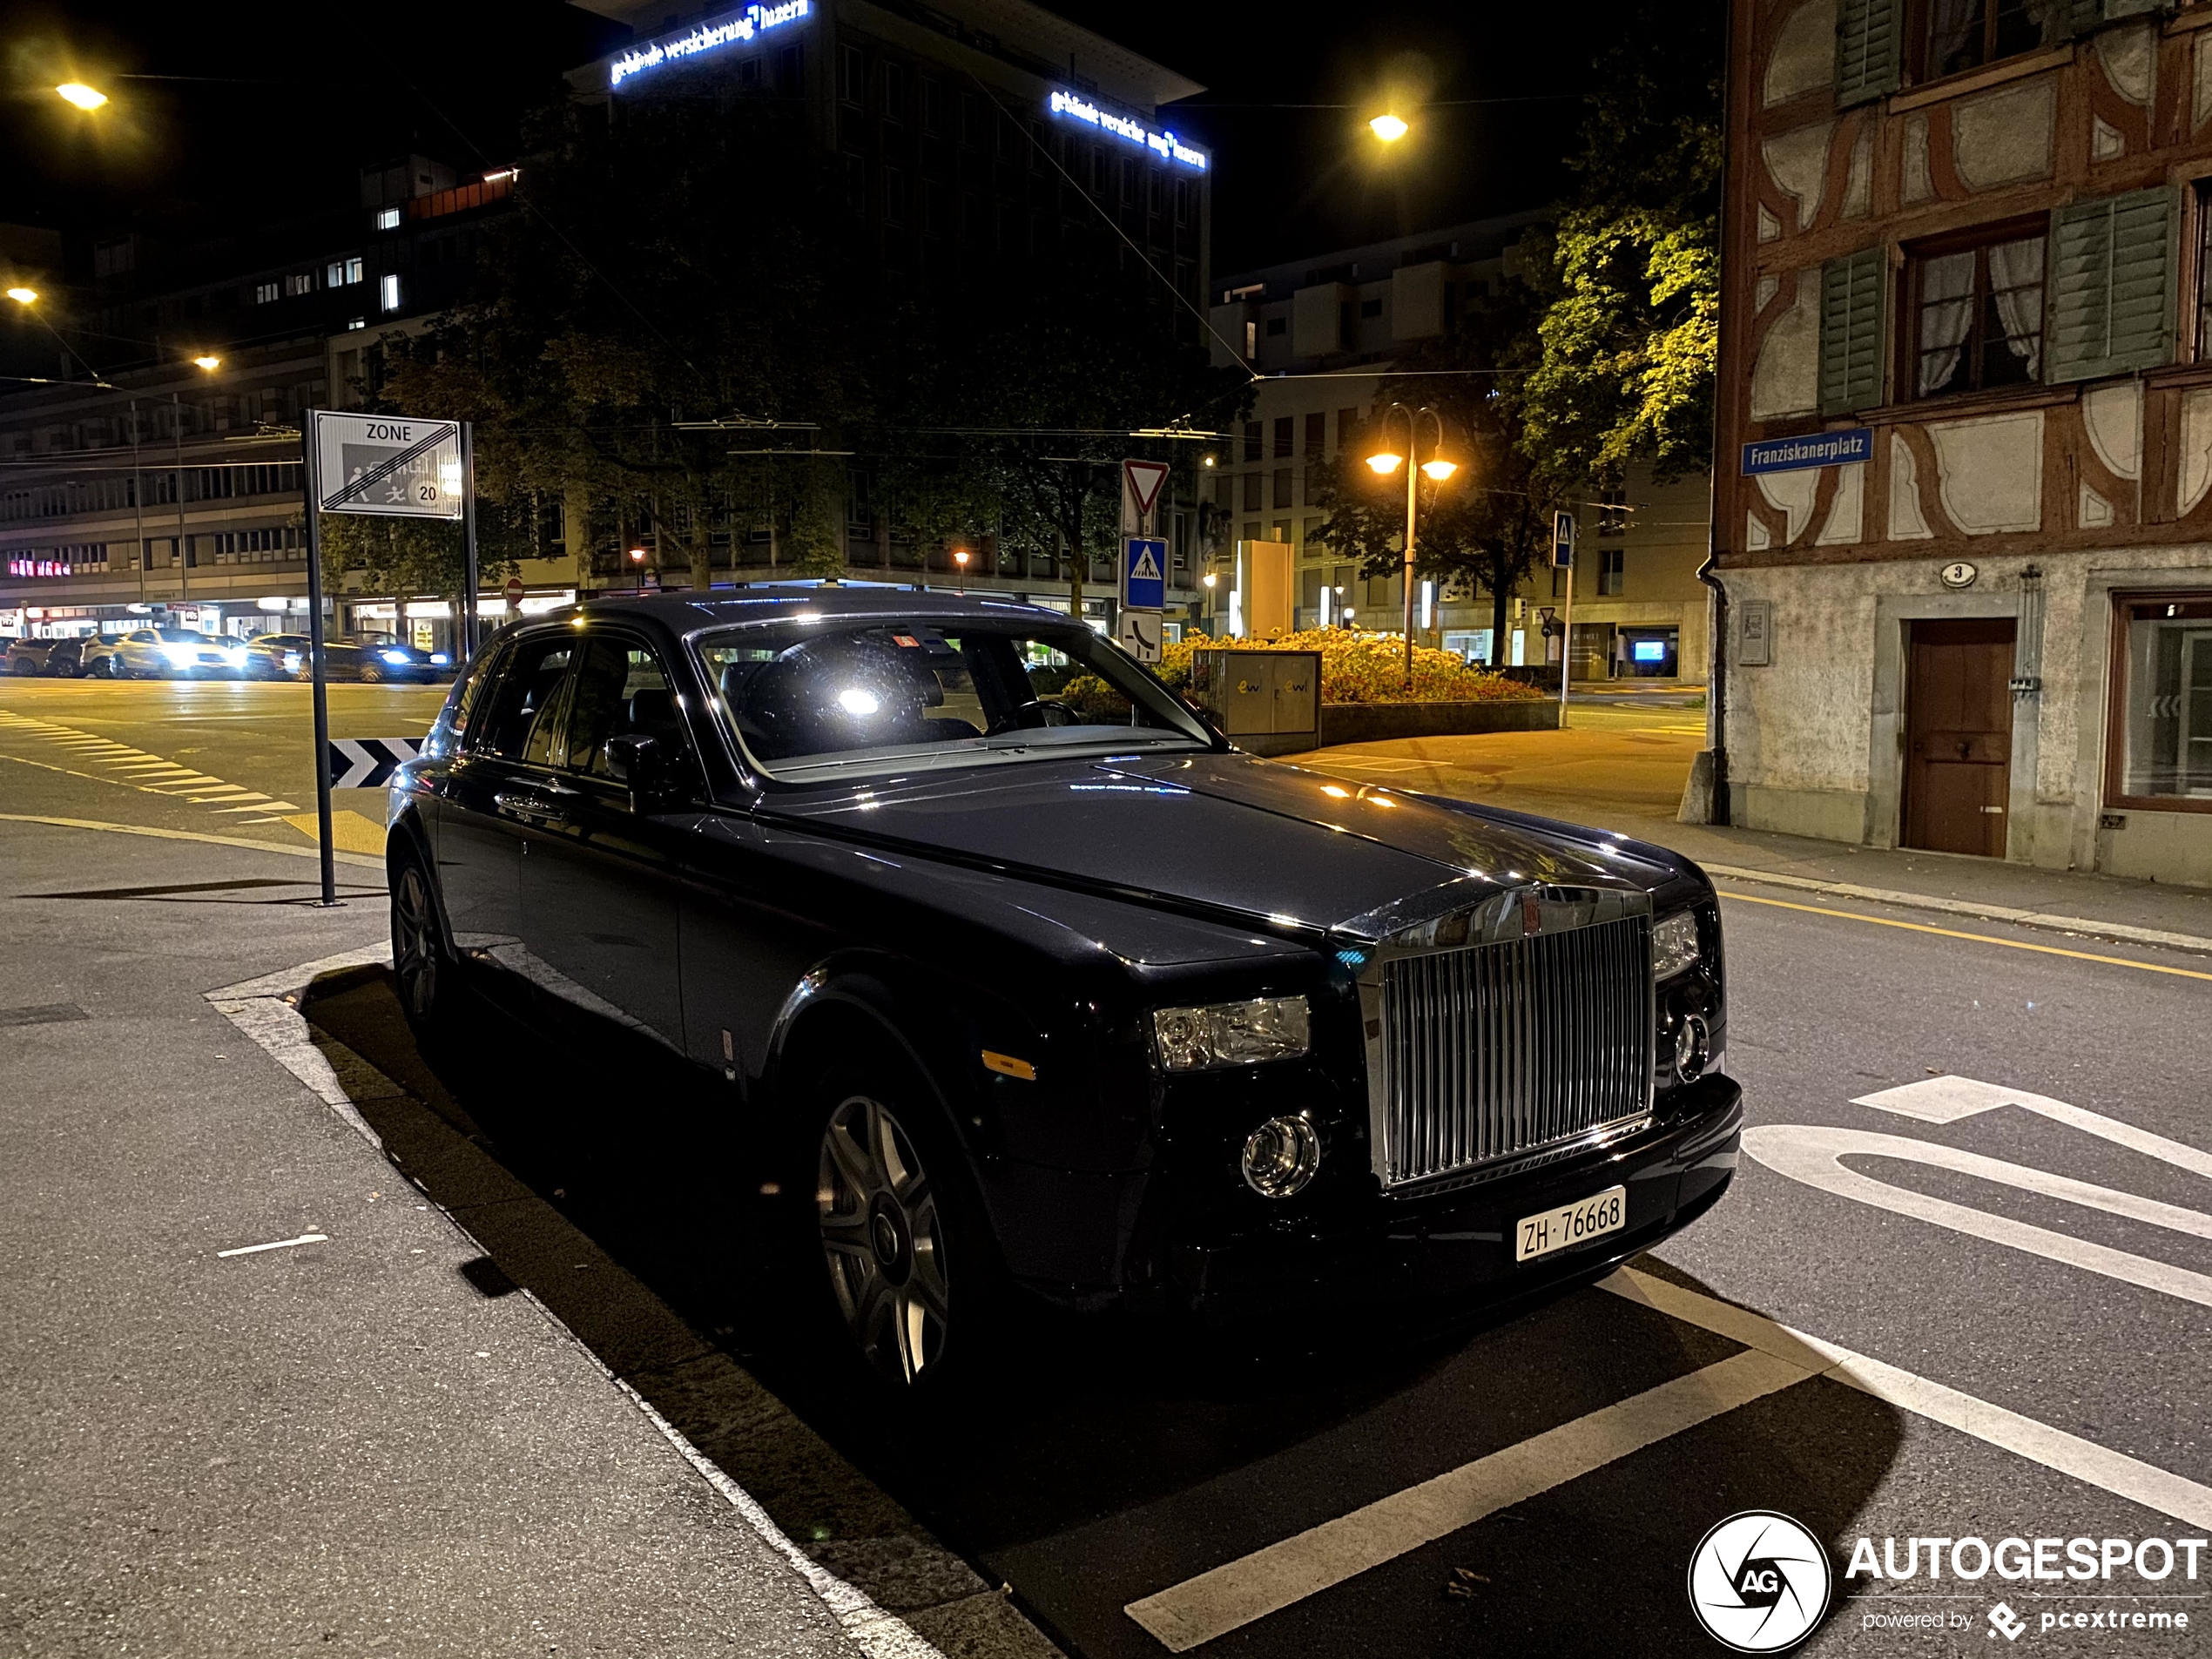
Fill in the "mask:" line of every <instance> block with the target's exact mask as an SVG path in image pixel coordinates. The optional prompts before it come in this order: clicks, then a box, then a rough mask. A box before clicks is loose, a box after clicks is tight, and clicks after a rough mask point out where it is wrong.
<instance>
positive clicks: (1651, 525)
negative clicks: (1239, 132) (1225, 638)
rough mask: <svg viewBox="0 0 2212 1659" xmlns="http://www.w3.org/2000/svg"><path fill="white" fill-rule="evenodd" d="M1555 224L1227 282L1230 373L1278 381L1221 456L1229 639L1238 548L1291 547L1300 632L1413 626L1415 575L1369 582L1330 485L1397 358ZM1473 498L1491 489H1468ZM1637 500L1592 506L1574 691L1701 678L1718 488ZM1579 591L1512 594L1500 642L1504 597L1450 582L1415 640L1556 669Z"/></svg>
mask: <svg viewBox="0 0 2212 1659" xmlns="http://www.w3.org/2000/svg"><path fill="white" fill-rule="evenodd" d="M1539 217H1540V216H1539V215H1537V214H1534V213H1524V214H1519V215H1514V216H1511V217H1507V218H1502V219H1486V220H1480V221H1475V222H1473V223H1469V224H1464V225H1458V226H1450V227H1447V228H1445V229H1442V230H1437V231H1429V232H1423V233H1417V234H1414V235H1412V236H1404V237H1399V238H1396V239H1392V240H1389V241H1385V242H1377V243H1372V244H1370V245H1367V246H1361V247H1357V248H1346V249H1339V250H1337V251H1335V252H1333V253H1327V254H1323V255H1319V256H1317V257H1312V258H1307V259H1303V260H1285V261H1284V262H1282V263H1280V264H1277V265H1271V266H1264V267H1261V268H1258V269H1255V270H1250V271H1242V272H1238V273H1231V274H1228V275H1223V276H1217V278H1216V279H1215V280H1214V282H1213V285H1212V287H1211V290H1210V292H1209V297H1210V299H1211V300H1212V302H1213V303H1212V305H1211V308H1210V311H1209V318H1210V320H1211V325H1212V334H1213V338H1212V349H1213V354H1214V361H1215V362H1216V363H1217V364H1242V365H1243V366H1244V367H1247V368H1251V369H1252V370H1253V371H1254V372H1255V373H1256V374H1258V375H1260V376H1261V377H1262V378H1261V379H1260V380H1259V381H1258V383H1257V384H1256V386H1255V388H1254V389H1255V393H1256V398H1255V401H1254V405H1253V408H1252V411H1251V415H1250V416H1249V417H1248V418H1247V419H1246V420H1245V421H1244V422H1243V425H1242V428H1241V429H1240V430H1239V431H1238V432H1237V433H1235V434H1233V435H1231V439H1230V441H1229V442H1227V443H1225V444H1224V445H1222V446H1221V447H1220V448H1218V449H1217V452H1216V454H1215V456H1214V462H1213V469H1212V472H1213V477H1212V484H1211V489H1212V505H1213V508H1214V509H1215V510H1214V517H1215V519H1216V521H1217V523H1221V524H1222V525H1224V526H1225V527H1227V528H1226V533H1225V534H1224V536H1223V541H1224V554H1223V556H1222V559H1221V564H1222V573H1220V574H1217V582H1216V585H1215V587H1214V588H1213V590H1211V610H1210V611H1209V613H1208V618H1209V623H1208V625H1209V627H1210V629H1211V631H1215V632H1220V631H1224V630H1226V629H1227V628H1228V627H1229V625H1230V619H1229V612H1228V599H1227V593H1228V588H1227V586H1226V584H1225V580H1224V578H1225V575H1226V573H1227V572H1228V571H1230V570H1232V569H1234V568H1235V565H1234V560H1235V550H1234V546H1233V544H1234V543H1274V544H1278V545H1288V546H1289V548H1290V549H1291V559H1292V564H1293V570H1294V571H1295V576H1294V586H1295V595H1294V609H1293V611H1292V617H1293V625H1294V626H1296V627H1298V628H1312V627H1326V626H1331V625H1335V624H1347V623H1348V624H1351V625H1352V626H1356V627H1371V628H1378V629H1385V630H1393V631H1394V630H1397V629H1399V628H1400V627H1402V626H1403V625H1404V620H1405V585H1404V577H1403V574H1402V573H1395V572H1394V573H1393V574H1390V575H1387V576H1379V577H1363V576H1362V575H1361V574H1360V572H1359V569H1358V567H1357V566H1356V565H1355V564H1353V563H1352V562H1351V561H1349V560H1347V559H1345V557H1344V556H1342V555H1340V554H1339V553H1338V552H1337V551H1336V550H1333V549H1332V548H1331V547H1329V546H1328V545H1327V544H1326V543H1324V542H1323V541H1322V540H1321V539H1320V536H1319V532H1320V528H1321V525H1322V523H1323V522H1324V521H1325V518H1326V516H1327V515H1326V511H1325V509H1324V508H1323V507H1322V506H1321V505H1320V502H1319V497H1318V483H1319V477H1320V469H1322V468H1323V467H1324V466H1325V465H1327V464H1329V463H1332V462H1335V461H1336V460H1337V459H1338V457H1339V455H1342V454H1343V453H1344V452H1345V449H1346V448H1347V447H1350V448H1352V453H1353V454H1354V455H1359V454H1361V453H1364V450H1363V449H1362V448H1361V446H1362V445H1363V444H1364V442H1366V436H1372V433H1373V431H1374V429H1375V428H1374V427H1373V424H1372V423H1373V422H1374V421H1375V418H1376V416H1377V415H1378V413H1379V410H1378V408H1377V399H1378V397H1379V393H1380V388H1381V386H1382V382H1383V381H1384V379H1385V378H1386V376H1387V375H1388V374H1389V373H1390V371H1391V369H1392V368H1393V364H1394V363H1395V362H1396V361H1397V359H1398V358H1399V356H1400V355H1401V354H1403V353H1404V352H1405V351H1406V350H1407V349H1408V348H1409V347H1414V346H1417V345H1420V344H1421V343H1423V342H1426V341H1433V340H1435V339H1437V338H1439V337H1440V336H1443V335H1447V334H1454V333H1456V332H1457V331H1458V329H1459V327H1460V323H1461V321H1462V320H1463V319H1465V318H1466V316H1467V314H1468V313H1469V312H1470V311H1471V310H1473V309H1474V308H1476V307H1480V306H1481V305H1482V304H1483V303H1484V302H1485V300H1487V297H1488V296H1489V295H1491V294H1492V293H1494V292H1495V291H1496V289H1497V287H1498V286H1499V285H1500V284H1501V283H1502V282H1504V281H1506V280H1508V279H1509V278H1511V277H1513V276H1514V275H1517V274H1518V273H1519V261H1520V257H1521V234H1522V233H1523V232H1524V231H1526V230H1527V228H1528V227H1529V226H1532V225H1534V224H1535V223H1536V222H1537V220H1538V219H1539ZM1474 482H1475V481H1474V480H1473V479H1472V478H1471V477H1468V476H1467V475H1461V479H1460V483H1461V485H1462V486H1466V485H1472V484H1474ZM1624 486H1625V487H1624V488H1622V489H1619V490H1616V491H1614V492H1612V494H1611V496H1609V497H1608V501H1609V502H1610V509H1608V506H1607V505H1605V504H1602V503H1597V502H1593V503H1592V504H1590V505H1589V506H1588V508H1586V509H1583V510H1582V512H1581V515H1580V520H1579V522H1580V533H1581V536H1582V538H1583V542H1582V551H1581V563H1579V565H1578V566H1577V568H1576V569H1575V572H1574V573H1573V580H1574V583H1575V592H1574V629H1575V632H1574V637H1573V640H1572V642H1571V650H1570V653H1569V654H1570V658H1571V661H1572V663H1573V665H1574V667H1573V671H1574V676H1575V679H1576V680H1577V681H1589V680H1608V679H1616V678H1643V679H1653V678H1663V679H1667V680H1670V681H1671V680H1677V679H1683V678H1687V679H1689V680H1697V679H1701V678H1703V671H1704V663H1705V617H1706V610H1707V605H1706V601H1705V590H1704V589H1703V587H1702V586H1701V585H1700V583H1698V581H1697V575H1696V572H1697V567H1698V565H1699V564H1700V563H1702V562H1703V558H1704V556H1705V552H1706V543H1707V534H1706V529H1707V522H1708V519H1707V514H1708V492H1709V483H1708V481H1707V480H1706V479H1705V478H1704V477H1703V476H1700V477H1696V478H1692V479H1685V480H1681V481H1677V482H1669V483H1665V484H1661V483H1657V482H1654V481H1653V479H1652V478H1651V477H1650V475H1649V472H1648V471H1646V470H1643V469H1635V470H1632V471H1631V472H1630V473H1629V475H1628V477H1627V478H1626V479H1625V480H1624ZM1449 487H1450V486H1447V488H1449ZM1567 582H1568V573H1567V572H1564V571H1559V572H1554V571H1551V570H1542V571H1540V572H1539V573H1538V574H1537V575H1536V576H1534V577H1533V578H1532V579H1531V580H1530V581H1529V582H1527V583H1525V584H1524V585H1523V587H1522V588H1521V590H1520V591H1519V592H1517V593H1515V594H1514V595H1512V596H1510V598H1509V602H1508V605H1507V626H1506V631H1505V633H1504V635H1503V637H1494V620H1495V612H1494V607H1493V605H1492V603H1491V600H1490V597H1489V596H1487V594H1481V593H1478V592H1474V591H1470V590H1465V589H1463V588H1459V587H1454V586H1452V585H1449V584H1447V586H1445V588H1444V589H1443V590H1441V591H1437V590H1434V589H1433V587H1432V589H1431V591H1430V593H1429V596H1428V599H1429V603H1428V606H1427V610H1426V615H1427V618H1428V620H1427V621H1426V623H1424V622H1423V621H1422V614H1423V607H1422V605H1421V604H1420V596H1419V595H1418V594H1417V595H1416V604H1415V607H1414V609H1415V617H1414V625H1415V628H1416V630H1417V631H1426V636H1427V638H1428V640H1429V641H1430V643H1433V644H1440V645H1442V646H1443V647H1444V648H1445V649H1447V650H1453V651H1460V652H1461V653H1463V654H1464V655H1466V656H1467V657H1469V658H1473V659H1474V660H1478V661H1482V662H1494V663H1497V664H1512V665H1534V664H1545V663H1556V662H1557V661H1558V660H1559V658H1560V654H1561V650H1562V648H1563V646H1564V645H1565V644H1566V642H1565V641H1564V639H1563V636H1562V635H1561V632H1560V628H1561V625H1563V623H1564V616H1565V611H1566V604H1567V585H1566V584H1567ZM1547 624H1549V626H1548V625H1547Z"/></svg>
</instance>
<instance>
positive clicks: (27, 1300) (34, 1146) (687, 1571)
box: [0, 823, 927, 1659]
mask: <svg viewBox="0 0 2212 1659" xmlns="http://www.w3.org/2000/svg"><path fill="white" fill-rule="evenodd" d="M0 861H3V862H4V863H5V865H6V867H7V868H8V870H9V871H10V897H9V899H8V900H7V902H6V903H5V904H4V905H0V1026H4V1028H5V1035H6V1037H7V1042H6V1048H5V1060H4V1062H0V1251H4V1253H5V1257H6V1259H7V1261H8V1263H9V1269H10V1271H9V1282H10V1298H9V1305H8V1308H9V1312H8V1318H7V1319H6V1320H5V1322H4V1324H3V1325H0V1378H4V1379H5V1381H4V1383H0V1399H4V1401H5V1406H4V1412H5V1415H4V1418H0V1421H4V1424H5V1426H6V1429H7V1440H8V1454H7V1457H6V1460H5V1461H4V1463H0V1512H4V1513H5V1514H7V1516H8V1518H9V1525H8V1527H7V1528H6V1533H5V1537H4V1539H3V1540H0V1593H3V1594H0V1649H4V1650H6V1651H8V1652H10V1653H17V1652H20V1653H36V1654H40V1655H87V1656H90V1655H95V1654H97V1655H101V1656H107V1655H120V1654H131V1653H173V1654H186V1653H188V1654H194V1655H209V1656H220V1655H231V1654H239V1655H243V1654H263V1653H273V1652H305V1651H310V1650H312V1651H314V1652H318V1653H346V1654H352V1653H362V1652H369V1651H374V1652H380V1653H391V1654H405V1655H412V1654H451V1655H465V1656H482V1655H510V1654H511V1655H520V1654H524V1653H529V1654H533V1655H567V1654H578V1653H623V1654H649V1653H650V1654H656V1655H659V1654H669V1655H693V1654H727V1655H740V1654H741V1655H746V1656H777V1659H782V1656H790V1659H850V1656H854V1655H857V1654H860V1653H861V1652H863V1651H865V1650H868V1649H877V1650H887V1649H883V1648H882V1646H881V1644H878V1643H873V1642H869V1641H868V1640H867V1638H866V1636H865V1635H863V1633H862V1632H860V1631H858V1630H855V1629H852V1626H851V1622H850V1621H849V1619H841V1618H840V1615H839V1611H838V1610H833V1608H831V1607H830V1606H829V1605H828V1604H827V1603H826V1602H825V1600H824V1597H823V1595H822V1594H821V1593H820V1592H819V1588H818V1587H817V1586H816V1585H815V1584H813V1583H811V1582H810V1581H809V1579H808V1578H807V1577H806V1576H804V1575H802V1568H800V1567H799V1565H797V1564H795V1562H794V1560H793V1558H792V1555H788V1554H785V1553H782V1552H781V1551H779V1548H778V1547H777V1536H778V1535H777V1534H776V1533H775V1530H774V1528H773V1527H772V1524H767V1523H765V1517H757V1511H756V1513H755V1514H747V1513H746V1511H745V1507H743V1506H742V1505H741V1504H740V1503H739V1502H738V1498H740V1497H742V1496H743V1494H736V1496H732V1493H734V1492H735V1488H734V1487H732V1488H731V1490H730V1491H728V1492H725V1491H724V1490H722V1489H720V1487H718V1485H717V1484H715V1483H714V1482H712V1481H711V1480H710V1479H708V1478H707V1477H706V1476H705V1474H704V1473H703V1471H702V1470H701V1469H700V1468H699V1467H697V1466H696V1465H695V1464H694V1463H693V1462H692V1461H691V1460H690V1458H689V1457H688V1456H687V1455H686V1447H685V1445H684V1444H683V1443H682V1442H681V1441H680V1440H679V1438H678V1436H676V1435H675V1434H674V1433H673V1432H672V1431H671V1430H669V1429H668V1428H667V1427H666V1426H664V1425H663V1424H661V1423H658V1422H657V1420H655V1418H654V1417H653V1416H652V1415H651V1414H649V1413H647V1412H645V1411H644V1410H641V1409H640V1408H639V1406H638V1405H637V1402H636V1400H635V1399H634V1397H632V1396H630V1395H628V1394H626V1393H624V1391H623V1390H622V1389H621V1388H620V1387H619V1386H617V1384H615V1383H614V1382H613V1381H612V1380H611V1379H610V1378H609V1376H608V1375H607V1373H606V1372H605V1371H604V1370H603V1369H601V1368H600V1366H598V1365H597V1363H596V1362H595V1361H594V1359H592V1357H591V1355H590V1352H588V1351H587V1350H586V1349H584V1348H583V1346H582V1345H580V1344H579V1343H577V1341H576V1340H575V1339H573V1338H572V1337H571V1336H570V1334H569V1333H568V1332H567V1331H566V1330H565V1329H564V1328H563V1326H562V1325H561V1324H560V1323H559V1322H558V1321H557V1320H556V1319H555V1318H552V1317H550V1315H549V1313H548V1312H547V1311H546V1309H545V1307H544V1306H543V1304H541V1303H539V1302H538V1301H537V1300H536V1299H535V1298H531V1297H529V1296H526V1295H502V1294H501V1293H500V1287H499V1286H497V1285H492V1286H490V1287H489V1288H487V1286H486V1285H482V1284H480V1283H479V1282H478V1279H477V1278H472V1277H471V1273H472V1271H475V1269H476V1264H477V1259H478V1258H480V1257H481V1255H482V1251H480V1249H479V1248H478V1247H477V1245H476V1244H475V1241H474V1240H473V1239H471V1238H469V1235H468V1234H467V1233H465V1232H463V1231H462V1230H461V1229H460V1228H459V1227H458V1226H456V1225H455V1224H454V1223H453V1222H452V1221H450V1220H449V1219H448V1217H446V1215H445V1214H443V1213H442V1212H441V1211H439V1210H438V1209H437V1208H435V1206H434V1205H433V1204H430V1203H428V1202H426V1201H425V1197H424V1195H423V1194H421V1193H419V1192H417V1191H416V1190H414V1188H412V1187H411V1186H410V1185H409V1184H408V1182H407V1181H406V1180H405V1179H404V1178H403V1177H401V1176H400V1175H399V1174H398V1173H397V1171H395V1170H394V1168H393V1166H392V1165H391V1163H388V1161H387V1160H386V1159H385V1158H384V1157H381V1156H380V1155H379V1154H378V1152H377V1151H376V1150H375V1149H374V1147H373V1146H372V1145H371V1144H370V1143H368V1141H367V1140H365V1139H364V1138H362V1137H361V1136H360V1135H359V1134H357V1133H356V1132H355V1131H354V1130H351V1129H349V1128H347V1125H346V1124H345V1123H342V1122H341V1120H340V1118H339V1116H334V1114H333V1112H332V1111H330V1110H328V1109H326V1107H325V1105H324V1104H323V1103H320V1102H318V1101H317V1100H316V1099H315V1098H314V1096H313V1095H311V1094H310V1093H309V1092H308V1091H307V1089H303V1088H302V1087H301V1085H300V1082H298V1081H296V1080H295V1079H294V1077H293V1076H291V1075H288V1074H287V1071H286V1070H285V1069H282V1068H281V1067H280V1066H279V1065H278V1064H277V1063H275V1062H273V1060H272V1059H271V1058H270V1057H269V1056H268V1055H266V1054H265V1053H263V1052H262V1051H261V1050H260V1049H258V1048H257V1047H256V1046H255V1045H254V1043H253V1042H249V1041H248V1040H247V1038H246V1035H245V1034H244V1032H243V1031H242V1030H241V1029H240V1028H239V1027H238V1026H236V1025H234V1024H233V1022H231V1021H230V1020H229V1019H226V1016H225V1014H224V1013H223V1012H221V1011H219V1009H218V1008H214V1007H211V1006H210V1003H209V1001H208V1000H207V998H206V993H207V992H209V991H210V990H212V989H215V988H219V987H224V986H230V985H235V984H238V983H239V982H240V981H250V980H252V979H253V977H254V976H255V975H259V974H269V973H271V972H273V971H276V970H281V969H285V968H288V967H290V966H291V965H293V964H297V963H300V962H304V961H309V960H311V959H314V958H317V957H327V956H329V955H331V954H335V953H343V952H346V951H349V950H357V949H361V948H364V947H366V948H370V949H374V948H375V946H376V945H377V943H378V941H380V940H381V935H382V933H383V927H384V922H383V907H382V899H381V881H380V880H378V879H377V877H376V875H375V873H373V872H366V871H362V870H359V869H355V868H352V867H348V868H347V869H346V870H344V871H343V872H342V875H343V877H344V879H345V882H346V885H347V887H348V888H351V889H353V893H352V894H351V896H352V897H353V898H354V903H352V904H351V905H349V906H348V907H347V908H345V909H342V910H336V911H322V910H319V909H312V908H305V907H300V904H299V902H298V901H299V900H300V899H302V898H304V897H306V896H307V894H309V892H310V891H311V887H310V886H309V885H308V884H310V883H312V881H313V879H314V869H313V866H312V864H311V863H308V862H307V861H306V860H300V859H296V858H283V857H278V856H272V855H271V854H270V853H263V852H259V851H248V850H246V849H243V848H238V847H232V846H217V845H210V844H206V843H201V842H185V841H165V842H152V841H148V840H145V839H143V838H139V837H125V836H111V835H103V834H99V833H93V832H91V831H86V830H78V829H70V828H61V827H56V826H46V825H36V824H27V823H6V824H0ZM479 1277H481V1275H479ZM794 1554H795V1552H794ZM909 1640H911V1638H909ZM918 1648H921V1644H919V1643H916V1644H914V1648H908V1649H907V1651H909V1652H911V1651H914V1650H915V1649H918ZM921 1650H922V1651H925V1652H926V1651H927V1649H921Z"/></svg>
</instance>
